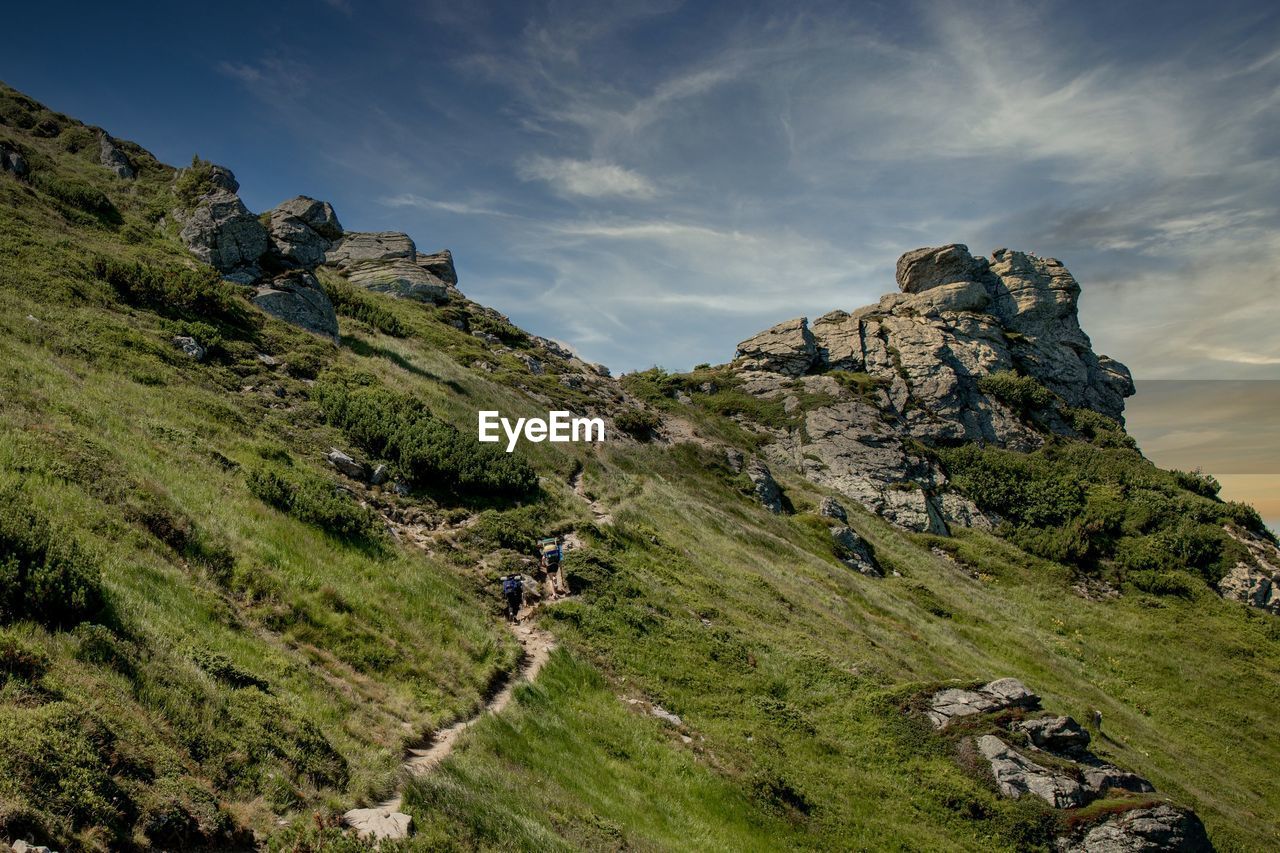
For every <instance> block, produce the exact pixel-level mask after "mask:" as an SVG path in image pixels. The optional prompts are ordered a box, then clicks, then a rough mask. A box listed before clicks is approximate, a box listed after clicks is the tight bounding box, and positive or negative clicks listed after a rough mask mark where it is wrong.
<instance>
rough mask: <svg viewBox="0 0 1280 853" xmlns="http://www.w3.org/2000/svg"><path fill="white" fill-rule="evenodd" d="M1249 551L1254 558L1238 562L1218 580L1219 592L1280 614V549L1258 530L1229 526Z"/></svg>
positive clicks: (1236, 538)
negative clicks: (1253, 531) (1257, 532)
mask: <svg viewBox="0 0 1280 853" xmlns="http://www.w3.org/2000/svg"><path fill="white" fill-rule="evenodd" d="M1227 532H1228V533H1229V534H1230V535H1231V536H1232V538H1234V539H1235V540H1236V541H1237V542H1239V543H1240V544H1242V545H1244V546H1245V548H1246V549H1247V550H1248V551H1249V556H1250V558H1251V560H1252V562H1238V563H1236V564H1235V565H1234V566H1232V567H1231V568H1230V569H1229V570H1228V571H1227V573H1226V574H1225V575H1224V576H1223V577H1222V580H1220V581H1218V592H1219V593H1221V594H1222V597H1223V598H1229V599H1232V600H1235V601H1240V602H1243V603H1245V604H1248V605H1249V606H1251V607H1257V608H1260V609H1262V610H1266V611H1269V612H1271V613H1275V614H1277V615H1280V549H1278V548H1276V546H1275V545H1274V544H1272V543H1271V542H1268V541H1267V540H1266V539H1263V538H1262V537H1261V536H1258V535H1257V534H1254V533H1250V532H1248V531H1243V530H1235V529H1228V531H1227Z"/></svg>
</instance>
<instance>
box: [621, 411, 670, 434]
mask: <svg viewBox="0 0 1280 853" xmlns="http://www.w3.org/2000/svg"><path fill="white" fill-rule="evenodd" d="M661 423H662V421H661V420H659V418H658V416H657V415H655V414H654V413H653V412H646V411H645V410H643V409H623V410H622V411H621V412H618V414H616V415H614V417H613V424H614V426H616V427H617V428H618V429H620V430H622V431H623V432H625V433H626V434H627V435H629V436H632V437H633V438H638V439H640V440H641V441H648V440H649V439H650V438H652V437H653V433H654V431H655V430H657V429H658V426H659V425H660V424H661Z"/></svg>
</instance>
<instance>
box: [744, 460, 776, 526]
mask: <svg viewBox="0 0 1280 853" xmlns="http://www.w3.org/2000/svg"><path fill="white" fill-rule="evenodd" d="M746 471H747V476H748V477H750V478H751V484H752V486H753V487H754V494H755V497H756V500H758V501H759V502H760V505H761V506H763V507H764V508H765V509H767V510H769V512H773V513H780V512H782V509H783V504H782V489H781V487H779V486H778V482H777V480H775V479H773V473H772V472H771V471H770V470H769V466H768V465H765V464H764V463H763V462H761V461H759V460H758V459H757V460H753V461H752V462H751V463H750V464H749V465H747V468H746Z"/></svg>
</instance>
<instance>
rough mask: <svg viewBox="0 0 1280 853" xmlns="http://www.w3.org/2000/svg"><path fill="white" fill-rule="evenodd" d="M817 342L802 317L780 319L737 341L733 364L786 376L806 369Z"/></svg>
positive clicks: (799, 373)
mask: <svg viewBox="0 0 1280 853" xmlns="http://www.w3.org/2000/svg"><path fill="white" fill-rule="evenodd" d="M817 356H818V345H817V342H816V341H815V340H814V337H813V333H812V332H810V331H809V321H808V320H806V319H805V318H804V317H799V318H797V319H795V320H788V321H787V322H785V323H779V324H778V325H776V326H774V327H773V328H772V329H766V330H765V331H763V332H761V333H760V334H758V335H756V336H755V337H753V338H748V339H747V340H745V341H743V342H742V343H740V344H738V354H737V357H736V358H735V360H734V364H735V365H737V366H738V367H740V368H742V369H744V370H763V371H769V372H772V373H781V374H783V375H786V376H800V375H801V374H803V373H806V372H808V370H809V368H810V367H811V366H812V365H813V363H814V360H815V359H816V358H817Z"/></svg>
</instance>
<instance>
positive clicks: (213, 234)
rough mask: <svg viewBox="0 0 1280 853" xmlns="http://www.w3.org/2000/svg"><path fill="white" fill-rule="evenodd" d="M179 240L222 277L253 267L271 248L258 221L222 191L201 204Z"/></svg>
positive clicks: (265, 230) (207, 196)
mask: <svg viewBox="0 0 1280 853" xmlns="http://www.w3.org/2000/svg"><path fill="white" fill-rule="evenodd" d="M180 236H181V237H182V241H183V242H184V243H185V244H186V246H187V248H188V249H190V250H191V252H192V254H194V255H195V256H196V257H197V258H199V259H200V260H202V261H204V262H205V263H206V264H209V265H210V266H212V267H213V268H214V269H216V270H218V271H220V272H224V273H230V272H235V271H238V270H244V269H246V268H254V267H256V266H257V264H258V260H259V259H260V258H261V257H262V256H263V255H264V254H265V253H266V251H267V248H268V246H269V245H270V238H269V236H268V234H267V229H266V228H264V227H263V225H262V223H261V222H259V221H258V217H256V216H254V215H253V214H252V213H250V212H249V210H248V209H247V208H246V207H245V206H244V203H243V202H241V201H240V197H239V196H236V195H234V194H233V193H230V192H227V191H226V190H221V189H219V190H215V191H214V192H212V193H210V194H209V195H206V196H205V197H204V198H202V199H201V200H200V202H199V203H198V204H197V205H196V209H195V211H193V212H192V214H191V216H190V218H188V219H187V221H186V223H185V224H184V225H183V227H182V231H181V234H180Z"/></svg>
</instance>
